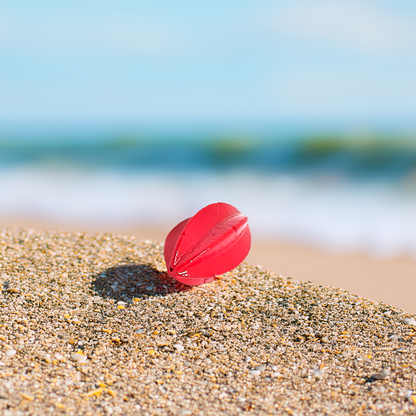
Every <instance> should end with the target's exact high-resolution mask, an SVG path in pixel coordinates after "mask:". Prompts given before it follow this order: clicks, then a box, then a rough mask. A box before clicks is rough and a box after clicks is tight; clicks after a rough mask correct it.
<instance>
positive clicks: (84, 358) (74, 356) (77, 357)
mask: <svg viewBox="0 0 416 416" xmlns="http://www.w3.org/2000/svg"><path fill="white" fill-rule="evenodd" d="M70 359H71V361H75V362H77V363H84V362H85V361H87V360H88V358H87V356H86V355H84V354H81V353H79V352H76V353H75V354H72V355H71V357H70Z"/></svg>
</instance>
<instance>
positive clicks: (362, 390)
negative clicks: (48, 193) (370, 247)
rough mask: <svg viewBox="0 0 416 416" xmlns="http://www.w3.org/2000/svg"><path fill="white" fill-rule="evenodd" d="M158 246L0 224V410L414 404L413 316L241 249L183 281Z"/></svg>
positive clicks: (187, 411)
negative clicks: (219, 270) (220, 265)
mask: <svg viewBox="0 0 416 416" xmlns="http://www.w3.org/2000/svg"><path fill="white" fill-rule="evenodd" d="M162 248H163V247H162V245H161V244H160V243H157V242H151V241H141V240H137V239H135V238H134V237H130V236H125V237H121V236H115V235H109V234H100V235H94V236H92V235H88V234H84V233H63V232H54V231H49V232H45V231H35V230H25V229H17V228H10V227H3V228H0V265H1V266H0V287H1V289H2V291H1V292H0V304H1V305H0V308H1V309H0V325H1V327H0V331H1V335H0V414H2V415H4V416H12V415H26V414H27V415H31V414H36V415H48V414H60V413H62V414H68V415H112V414H120V415H125V414H132V415H135V414H137V415H234V414H256V415H269V414H277V415H288V414H291V415H309V414H313V415H334V414H337V415H344V414H345V415H347V414H361V415H364V414H377V415H381V414H386V415H391V414H416V404H415V403H416V395H415V394H414V393H415V392H414V390H415V388H416V387H415V371H416V365H415V363H414V353H415V349H416V343H415V340H416V320H415V316H413V315H410V314H409V313H406V312H404V311H402V310H400V309H399V308H396V307H392V306H389V305H387V304H384V303H377V302H373V301H371V300H367V299H364V298H361V297H359V296H356V295H353V294H350V293H348V292H345V291H343V290H340V289H337V288H332V287H326V286H321V285H315V284H312V283H307V282H299V281H296V280H293V279H290V278H286V277H284V276H282V275H278V274H276V273H273V272H270V271H268V270H266V269H264V268H261V267H257V266H252V265H249V264H245V263H244V264H242V265H241V266H239V267H238V268H237V269H235V270H233V271H232V272H229V273H226V274H225V275H223V276H221V277H219V278H218V279H216V280H215V281H214V282H212V283H210V284H207V285H203V286H200V287H196V288H189V287H187V286H183V285H181V284H179V283H177V282H175V281H173V280H172V279H171V278H169V276H167V275H166V273H165V265H164V262H163V256H162Z"/></svg>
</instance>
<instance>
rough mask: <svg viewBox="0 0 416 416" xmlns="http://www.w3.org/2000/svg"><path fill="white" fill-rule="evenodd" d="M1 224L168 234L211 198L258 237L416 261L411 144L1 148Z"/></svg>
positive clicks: (414, 147) (415, 166) (348, 141)
mask: <svg viewBox="0 0 416 416" xmlns="http://www.w3.org/2000/svg"><path fill="white" fill-rule="evenodd" d="M0 192H1V195H2V198H1V204H0V217H2V218H6V217H16V216H23V217H24V216H30V217H32V218H33V217H37V218H39V219H40V220H42V219H53V220H55V221H65V222H68V221H70V222H71V223H77V224H80V226H82V225H83V224H92V223H93V224H97V225H105V224H109V223H116V224H117V223H120V224H132V226H133V225H134V226H137V225H140V224H145V225H147V226H149V225H150V226H152V225H153V226H164V227H170V226H172V227H173V226H174V225H175V224H176V223H178V222H179V221H181V220H182V219H184V218H187V217H189V216H191V215H193V214H194V213H195V212H196V211H198V210H199V209H200V208H202V207H203V206H205V205H207V204H209V203H212V202H218V201H223V202H228V203H230V204H233V205H235V206H236V207H237V208H238V209H239V210H240V211H242V212H243V213H244V214H245V215H247V216H248V217H249V224H250V227H251V229H252V232H253V236H254V237H255V238H262V237H269V238H274V239H276V240H280V241H291V242H302V243H306V244H310V245H313V246H318V247H321V248H324V249H327V250H336V251H340V252H347V251H362V252H366V253H370V254H372V255H376V256H391V255H398V254H399V255H401V254H408V255H412V256H416V215H415V214H416V142H415V141H413V140H411V139H409V138H407V139H406V138H400V139H392V138H368V137H367V138H363V137H362V138H359V137H354V138H342V137H330V136H327V137H322V136H321V137H306V138H304V139H302V138H299V137H298V138H296V139H295V138H291V139H286V140H270V139H268V140H254V139H247V138H239V137H227V138H219V137H214V138H205V139H204V138H200V139H199V140H190V139H189V138H188V139H182V140H175V141H173V140H163V138H162V139H159V140H149V139H140V140H139V139H137V138H128V137H125V138H118V139H112V138H108V139H105V140H101V141H95V142H94V141H88V140H85V141H76V142H70V141H67V142H65V141H64V142H58V143H46V142H43V143H42V142H31V143H23V142H18V141H15V142H13V141H8V142H6V141H3V142H2V143H0Z"/></svg>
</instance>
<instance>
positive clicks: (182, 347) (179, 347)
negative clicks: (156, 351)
mask: <svg viewBox="0 0 416 416" xmlns="http://www.w3.org/2000/svg"><path fill="white" fill-rule="evenodd" d="M173 346H174V347H175V348H176V350H177V351H178V352H181V351H183V350H184V349H185V347H184V346H183V345H182V344H173Z"/></svg>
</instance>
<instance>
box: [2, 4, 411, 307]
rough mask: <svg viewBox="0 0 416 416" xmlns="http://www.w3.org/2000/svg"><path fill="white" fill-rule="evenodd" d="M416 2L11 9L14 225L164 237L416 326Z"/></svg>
mask: <svg viewBox="0 0 416 416" xmlns="http://www.w3.org/2000/svg"><path fill="white" fill-rule="evenodd" d="M415 21H416V3H415V2H414V1H411V0H401V1H397V2H390V1H386V0H377V1H375V0H374V1H370V0H360V1H354V0H348V1H347V0H340V1H336V2H334V1H323V0H317V1H314V2H309V1H306V0H291V1H288V0H287V1H279V2H276V1H271V0H257V1H246V0H238V1H235V0H229V1H227V2H224V1H221V2H220V1H217V0H212V1H210V2H195V1H190V0H177V1H175V2H170V1H163V0H154V1H152V2H148V1H146V2H145V1H139V0H135V1H133V0H131V1H129V0H120V1H118V2H112V1H111V2H110V1H105V0H101V1H93V0H83V1H78V0H72V1H70V2H69V1H66V0H63V1H60V2H53V1H46V0H39V1H36V2H31V1H25V0H16V1H13V2H1V3H0V62H1V64H0V222H1V223H3V224H16V225H20V226H26V227H35V228H56V229H62V230H77V231H89V232H116V233H123V234H133V235H136V236H138V237H139V238H144V239H156V240H160V241H163V240H164V238H165V236H166V235H167V233H168V231H169V230H170V229H171V228H172V227H173V226H174V225H176V224H177V223H178V222H180V221H181V220H183V219H184V218H187V217H189V216H191V215H193V214H195V212H196V211H198V210H199V209H200V208H202V207H203V206H205V205H207V204H209V203H212V202H218V201H224V202H228V203H230V204H232V205H235V206H236V207H237V208H238V209H239V210H240V211H242V212H243V213H244V214H246V215H247V216H248V217H249V224H250V227H251V230H252V234H253V249H252V252H251V254H250V256H249V258H248V261H249V262H252V263H254V264H262V265H263V266H265V267H267V268H269V269H272V270H274V271H276V272H278V273H282V274H284V275H286V276H292V277H294V278H296V279H299V280H311V281H314V282H316V283H322V284H330V285H333V286H340V287H342V288H344V289H348V290H351V291H353V292H355V293H357V294H360V295H362V296H366V297H370V298H373V299H375V300H379V301H385V302H387V303H393V304H395V305H396V306H400V307H402V308H404V309H406V310H408V311H411V312H416V303H415V302H414V301H413V293H414V291H415V290H416V25H415V24H414V22H415Z"/></svg>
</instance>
